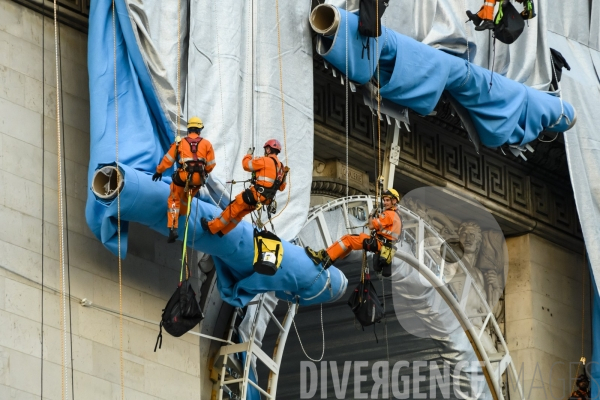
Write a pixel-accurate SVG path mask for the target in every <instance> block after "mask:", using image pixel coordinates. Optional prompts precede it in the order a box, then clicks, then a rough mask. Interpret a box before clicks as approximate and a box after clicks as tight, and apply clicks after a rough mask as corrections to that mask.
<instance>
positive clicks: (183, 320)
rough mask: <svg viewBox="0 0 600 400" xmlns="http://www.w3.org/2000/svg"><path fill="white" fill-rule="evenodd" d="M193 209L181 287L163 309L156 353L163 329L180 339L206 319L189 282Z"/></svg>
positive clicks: (182, 258)
mask: <svg viewBox="0 0 600 400" xmlns="http://www.w3.org/2000/svg"><path fill="white" fill-rule="evenodd" d="M190 201H191V195H190V194H189V193H188V203H189V202H190ZM191 208H192V207H188V212H187V214H186V222H185V235H184V237H183V246H182V247H183V249H182V255H181V271H180V272H179V285H177V289H175V293H173V295H172V296H171V298H170V299H169V301H168V302H167V305H166V306H165V308H164V309H163V312H162V317H161V319H160V324H159V328H160V330H159V332H158V337H157V338H156V344H155V345H154V351H156V348H157V347H158V348H159V349H160V348H161V347H162V328H165V330H166V331H167V333H168V334H170V335H171V336H175V337H179V336H181V335H183V334H184V333H186V332H187V331H189V330H190V329H192V328H193V327H195V326H196V325H197V324H199V323H200V321H202V320H203V319H204V314H203V313H202V310H201V309H200V304H198V301H197V300H196V292H194V288H193V287H192V283H191V282H190V281H189V278H190V275H191V274H190V272H189V269H188V266H187V265H186V261H187V252H186V245H185V244H186V243H187V231H188V229H187V228H188V222H189V218H190V210H191ZM184 269H185V280H184V279H183V271H184Z"/></svg>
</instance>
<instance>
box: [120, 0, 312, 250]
mask: <svg viewBox="0 0 600 400" xmlns="http://www.w3.org/2000/svg"><path fill="white" fill-rule="evenodd" d="M255 3H256V4H257V6H256V11H257V12H256V15H257V18H256V21H254V25H255V26H256V27H257V28H256V31H257V32H256V45H255V46H254V54H253V53H252V41H251V34H252V9H251V4H252V2H251V1H249V0H248V1H239V0H228V1H220V2H207V1H201V0H192V1H191V2H190V3H188V2H181V14H180V16H181V32H182V38H181V75H180V79H181V87H180V91H181V105H182V110H181V117H182V118H181V123H180V131H181V132H182V133H183V132H184V131H185V123H186V121H187V118H188V117H191V116H193V115H197V116H199V117H200V118H202V120H203V122H204V126H205V129H204V131H203V137H205V138H207V139H209V140H210V141H211V143H212V144H213V147H214V148H215V153H216V159H217V168H215V170H214V171H213V172H212V173H211V179H209V181H208V185H210V186H211V187H210V188H208V191H209V192H211V193H216V194H218V195H217V196H214V195H211V197H213V199H215V203H217V204H218V205H220V206H221V207H223V206H224V205H226V203H227V201H228V198H229V195H228V192H229V190H230V189H232V192H233V195H235V194H236V193H237V192H239V191H241V190H243V187H242V186H241V185H236V186H234V187H233V188H230V185H228V184H226V181H231V180H232V179H235V180H238V181H241V180H245V179H248V178H249V177H250V175H249V174H248V173H247V172H244V171H243V169H242V166H241V159H242V158H243V156H244V155H245V154H246V151H247V149H248V147H251V146H254V147H256V151H255V155H262V145H263V144H264V142H265V141H266V140H268V139H270V138H276V139H278V140H279V141H280V142H281V143H282V144H284V145H287V146H286V149H284V151H283V152H282V154H281V155H280V160H281V161H282V162H283V163H284V164H286V165H288V166H289V167H290V169H291V171H290V174H289V175H288V188H287V189H286V191H285V192H280V193H278V196H277V202H278V204H279V210H281V209H283V207H284V205H285V204H286V202H287V198H288V193H287V191H288V190H291V192H292V193H291V197H290V200H289V204H288V206H287V207H286V209H285V213H284V214H283V215H282V216H281V217H278V218H277V219H275V221H274V223H275V227H276V230H277V233H278V235H279V236H281V237H282V238H284V239H291V238H293V237H294V236H295V235H296V234H297V233H298V231H299V230H300V227H301V226H302V223H303V222H304V220H305V219H306V213H307V210H308V205H309V198H310V184H311V176H312V153H313V149H312V147H313V87H312V41H311V33H310V29H309V28H308V20H307V16H308V13H309V11H310V4H309V2H308V1H304V2H285V1H281V2H280V4H279V16H280V41H281V64H282V72H281V73H282V77H283V93H284V100H285V101H284V113H282V104H281V95H280V80H279V76H280V70H279V50H278V34H277V25H276V23H277V21H276V10H275V4H274V3H273V2H272V1H266V0H257V1H255ZM188 4H189V7H190V9H189V10H188ZM127 5H128V8H129V15H130V19H131V22H132V25H133V30H134V32H135V35H136V39H137V41H138V44H139V48H140V51H141V52H142V55H143V58H144V60H145V63H146V66H147V67H148V71H149V73H150V75H151V77H152V82H153V85H154V88H155V90H156V93H157V94H158V96H159V98H160V100H161V105H162V107H163V110H164V112H165V114H166V115H168V117H169V119H170V120H171V124H172V126H173V131H174V130H175V124H176V118H177V113H176V110H177V107H176V92H177V69H178V67H177V59H178V57H177V13H178V1H174V0H167V1H162V2H142V1H141V0H127ZM188 20H189V25H188ZM187 32H189V37H188V33H187ZM188 56H189V57H188ZM252 59H255V60H257V61H256V65H254V69H255V73H254V76H255V82H254V88H255V92H256V95H255V96H254V97H255V104H254V111H253V106H252V101H251V99H252V92H253V87H252ZM299 82H302V84H298V83H299ZM253 115H254V118H253ZM283 116H285V127H286V131H287V134H286V138H287V141H284V133H283V131H284V129H283ZM253 125H254V126H255V129H254V135H253V129H252V127H253ZM286 142H287V143H286ZM285 150H287V152H286V151H285ZM157 162H158V160H157ZM223 193H227V195H225V196H223Z"/></svg>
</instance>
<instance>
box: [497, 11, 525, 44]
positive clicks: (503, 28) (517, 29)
mask: <svg viewBox="0 0 600 400" xmlns="http://www.w3.org/2000/svg"><path fill="white" fill-rule="evenodd" d="M523 29H525V21H524V20H523V17H522V16H521V14H519V12H518V11H517V9H516V8H515V6H513V5H512V3H511V2H510V1H507V2H506V3H504V4H502V5H501V6H500V7H499V8H498V13H497V14H496V18H495V19H494V37H495V38H496V39H498V40H499V41H501V42H502V43H506V44H511V43H513V42H514V41H515V40H517V39H518V38H519V36H521V33H523Z"/></svg>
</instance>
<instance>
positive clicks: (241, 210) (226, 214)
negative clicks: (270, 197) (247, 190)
mask: <svg viewBox="0 0 600 400" xmlns="http://www.w3.org/2000/svg"><path fill="white" fill-rule="evenodd" d="M252 189H254V188H252ZM243 193H244V192H242V193H239V194H238V195H237V196H235V199H234V200H233V201H232V202H231V203H230V204H229V205H228V206H227V208H226V209H224V210H223V212H222V213H221V215H220V216H219V217H217V218H215V219H213V220H212V221H209V222H208V229H209V230H210V233H212V234H213V235H214V234H215V233H217V232H221V233H222V234H223V235H226V234H228V233H229V232H230V231H231V230H232V229H233V228H235V227H236V226H237V224H239V223H240V221H241V220H242V218H244V217H245V216H246V215H248V214H250V213H251V212H252V211H253V210H254V209H255V208H256V207H255V206H251V205H249V204H246V202H244V199H243V198H242V194H243Z"/></svg>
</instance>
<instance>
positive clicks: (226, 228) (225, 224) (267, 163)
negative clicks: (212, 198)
mask: <svg viewBox="0 0 600 400" xmlns="http://www.w3.org/2000/svg"><path fill="white" fill-rule="evenodd" d="M273 161H275V162H273ZM275 164H277V168H276V167H275ZM242 167H243V168H244V170H245V171H248V172H254V173H255V174H256V184H257V185H260V186H264V187H271V186H273V183H274V182H275V179H276V178H277V173H278V171H279V173H281V172H282V171H283V164H282V163H281V162H280V161H279V159H278V158H277V155H276V154H273V153H272V154H269V155H268V156H264V157H257V158H254V159H253V158H252V155H251V154H246V156H244V158H243V159H242ZM285 187H286V183H285V181H284V182H283V183H282V184H281V186H280V187H279V190H280V191H283V190H284V189H285ZM247 191H250V193H251V196H252V198H253V199H254V201H255V203H254V204H248V203H246V202H245V201H244V198H243V197H244V192H242V193H239V194H238V195H237V196H235V200H233V201H232V202H231V203H230V204H229V206H227V208H226V209H225V210H223V212H222V213H221V215H220V216H219V217H218V218H215V219H213V220H212V221H209V222H208V229H209V230H210V232H211V233H212V234H215V233H217V232H221V233H222V234H223V235H226V234H228V233H229V232H230V231H231V230H232V229H233V228H235V227H236V226H237V224H239V223H240V221H241V220H242V218H244V217H245V216H246V215H248V214H250V213H251V212H252V211H253V210H254V209H255V208H256V202H259V201H260V202H261V203H262V204H270V203H271V200H269V199H267V198H265V197H264V196H262V195H260V194H259V193H258V192H257V190H256V188H255V187H254V186H252V187H250V189H247ZM250 193H249V194H250ZM247 196H248V194H247Z"/></svg>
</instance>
